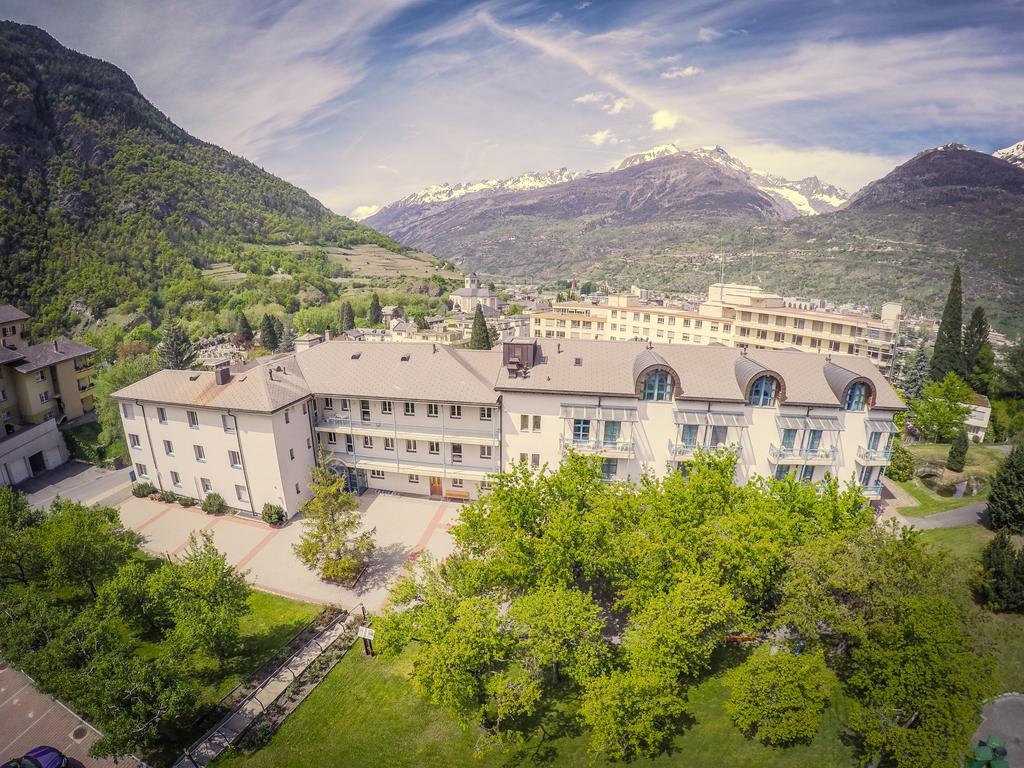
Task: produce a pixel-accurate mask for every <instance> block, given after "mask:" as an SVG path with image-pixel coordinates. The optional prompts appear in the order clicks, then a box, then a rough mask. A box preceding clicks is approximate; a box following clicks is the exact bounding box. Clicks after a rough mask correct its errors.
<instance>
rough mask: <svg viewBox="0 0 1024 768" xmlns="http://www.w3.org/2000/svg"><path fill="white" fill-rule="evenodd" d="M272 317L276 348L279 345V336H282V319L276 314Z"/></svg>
mask: <svg viewBox="0 0 1024 768" xmlns="http://www.w3.org/2000/svg"><path fill="white" fill-rule="evenodd" d="M272 317H273V319H274V333H275V334H276V336H277V347H275V349H278V348H280V346H281V337H282V336H284V320H282V319H281V318H280V317H278V316H277V315H273V316H272Z"/></svg>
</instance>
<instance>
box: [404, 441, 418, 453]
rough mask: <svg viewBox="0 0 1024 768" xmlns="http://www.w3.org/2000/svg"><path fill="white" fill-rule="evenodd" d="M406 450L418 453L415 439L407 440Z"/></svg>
mask: <svg viewBox="0 0 1024 768" xmlns="http://www.w3.org/2000/svg"><path fill="white" fill-rule="evenodd" d="M405 450H406V452H407V453H416V441H415V440H406V441H405Z"/></svg>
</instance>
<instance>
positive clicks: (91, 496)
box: [18, 461, 131, 507]
mask: <svg viewBox="0 0 1024 768" xmlns="http://www.w3.org/2000/svg"><path fill="white" fill-rule="evenodd" d="M128 472H129V470H128V469H127V468H125V469H116V470H109V469H102V468H100V467H95V466H93V465H92V464H86V463H85V462H82V461H69V462H68V463H67V464H64V465H62V466H60V467H57V468H56V469H52V470H50V471H49V472H43V473H42V474H39V475H36V476H35V477H32V478H29V479H28V480H26V481H25V482H23V483H20V484H19V485H18V488H19V489H20V490H22V491H24V492H25V493H26V494H28V502H29V504H31V505H32V506H33V507H48V506H50V502H52V501H53V500H54V499H55V498H57V497H58V496H60V497H62V498H65V499H71V500H73V501H80V502H82V503H84V504H98V503H103V504H111V505H112V504H116V503H117V502H119V501H122V500H123V499H125V498H127V497H128V496H129V495H130V493H131V483H130V482H129V480H128Z"/></svg>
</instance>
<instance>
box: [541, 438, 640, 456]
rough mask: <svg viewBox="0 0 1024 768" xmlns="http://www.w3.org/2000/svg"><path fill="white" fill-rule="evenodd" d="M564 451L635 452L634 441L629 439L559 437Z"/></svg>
mask: <svg viewBox="0 0 1024 768" xmlns="http://www.w3.org/2000/svg"><path fill="white" fill-rule="evenodd" d="M559 445H560V447H561V449H562V453H565V452H566V451H579V452H580V453H628V454H632V453H633V443H631V442H629V441H628V440H576V439H575V438H571V437H561V438H559Z"/></svg>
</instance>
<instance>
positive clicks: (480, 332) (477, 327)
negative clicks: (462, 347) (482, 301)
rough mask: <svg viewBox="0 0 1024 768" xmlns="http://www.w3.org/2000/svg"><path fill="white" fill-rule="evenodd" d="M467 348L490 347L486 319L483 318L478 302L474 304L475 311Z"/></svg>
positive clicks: (482, 311)
mask: <svg viewBox="0 0 1024 768" xmlns="http://www.w3.org/2000/svg"><path fill="white" fill-rule="evenodd" d="M469 348H470V349H490V348H491V336H490V334H489V333H488V332H487V321H486V320H484V310H483V308H482V307H481V306H480V305H479V304H477V305H476V312H475V313H474V314H473V330H472V332H471V333H470V334H469Z"/></svg>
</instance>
